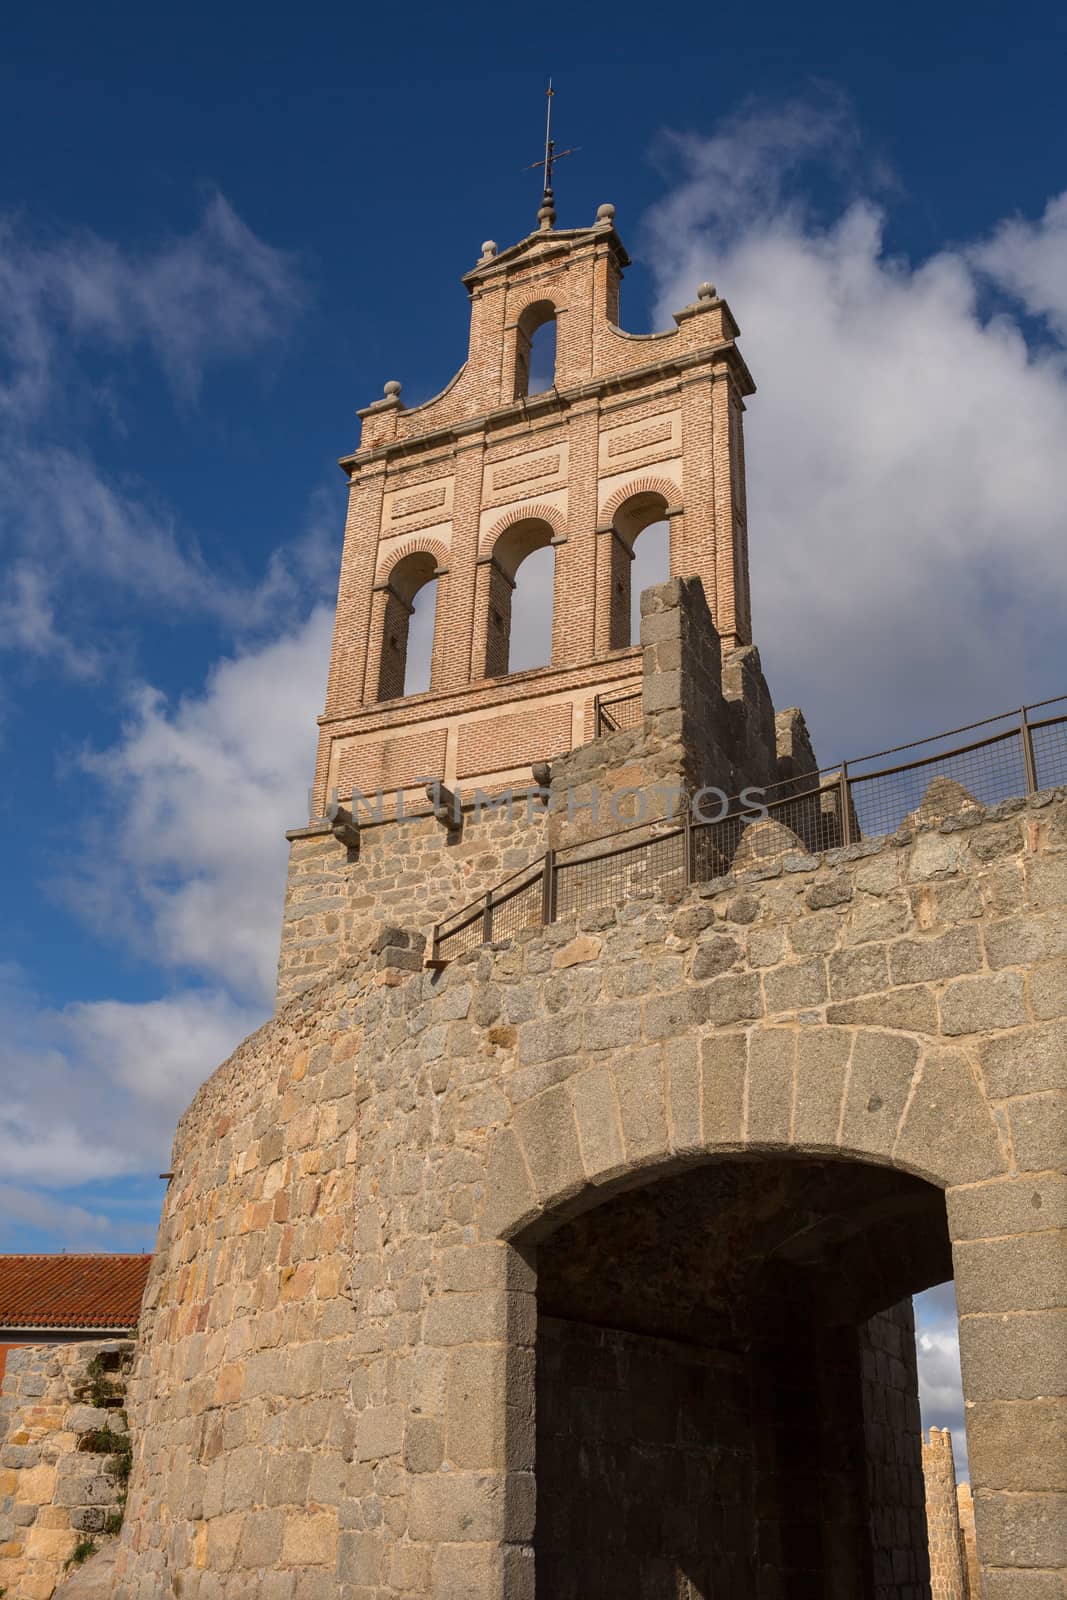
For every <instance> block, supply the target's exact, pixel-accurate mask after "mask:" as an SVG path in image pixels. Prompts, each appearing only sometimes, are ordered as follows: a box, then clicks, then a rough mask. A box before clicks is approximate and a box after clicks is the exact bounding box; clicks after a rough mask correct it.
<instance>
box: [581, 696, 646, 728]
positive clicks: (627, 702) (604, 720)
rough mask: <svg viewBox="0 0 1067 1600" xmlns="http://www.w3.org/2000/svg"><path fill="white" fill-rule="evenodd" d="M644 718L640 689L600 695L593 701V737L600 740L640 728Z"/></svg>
mask: <svg viewBox="0 0 1067 1600" xmlns="http://www.w3.org/2000/svg"><path fill="white" fill-rule="evenodd" d="M643 716H644V711H643V709H642V704H641V690H640V688H637V689H627V690H626V691H625V693H622V694H611V695H600V694H598V695H597V696H596V698H595V700H594V701H593V735H594V737H595V738H597V739H600V738H603V736H604V735H605V734H608V733H623V732H625V731H628V730H629V729H630V728H639V727H640V726H641V721H642V718H643Z"/></svg>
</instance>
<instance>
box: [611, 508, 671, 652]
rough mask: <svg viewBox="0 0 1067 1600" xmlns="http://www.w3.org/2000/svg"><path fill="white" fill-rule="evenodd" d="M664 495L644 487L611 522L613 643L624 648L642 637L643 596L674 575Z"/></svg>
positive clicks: (614, 645)
mask: <svg viewBox="0 0 1067 1600" xmlns="http://www.w3.org/2000/svg"><path fill="white" fill-rule="evenodd" d="M667 509H668V508H667V500H666V497H665V496H664V495H663V494H661V493H659V492H657V491H652V490H646V491H642V492H639V493H637V494H635V495H633V496H632V497H631V498H630V499H628V500H624V501H623V503H622V505H621V506H620V507H619V509H618V510H617V511H616V513H615V515H614V517H613V518H612V524H611V533H612V538H611V561H610V582H611V606H610V618H611V622H610V628H609V643H610V648H611V649H612V650H625V649H626V648H627V647H628V646H629V645H631V644H633V643H634V642H635V640H636V639H638V638H639V637H640V632H641V594H642V591H643V590H645V589H649V588H651V587H652V586H653V584H657V583H666V581H667V579H668V578H669V577H670V575H671V544H670V539H671V535H670V523H669V522H668V521H667V520H666V512H667Z"/></svg>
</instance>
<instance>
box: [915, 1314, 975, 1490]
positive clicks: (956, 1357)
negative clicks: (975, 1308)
mask: <svg viewBox="0 0 1067 1600" xmlns="http://www.w3.org/2000/svg"><path fill="white" fill-rule="evenodd" d="M915 1354H916V1358H917V1361H918V1367H919V1410H920V1413H921V1414H922V1425H923V1428H924V1429H926V1430H929V1429H930V1428H948V1429H949V1431H950V1432H951V1434H952V1450H953V1454H954V1456H955V1458H956V1475H957V1477H959V1478H965V1477H966V1476H967V1472H968V1468H967V1432H966V1428H965V1424H964V1411H963V1380H962V1378H961V1376H960V1336H959V1326H958V1323H957V1319H956V1293H955V1290H954V1288H953V1286H952V1284H951V1283H942V1284H938V1286H937V1288H936V1289H928V1290H927V1291H926V1292H925V1294H919V1295H916V1296H915Z"/></svg>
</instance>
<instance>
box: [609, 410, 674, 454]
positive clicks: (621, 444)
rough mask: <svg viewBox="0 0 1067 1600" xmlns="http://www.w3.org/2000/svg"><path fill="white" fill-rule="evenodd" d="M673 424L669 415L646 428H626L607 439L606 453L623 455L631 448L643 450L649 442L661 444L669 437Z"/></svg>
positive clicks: (631, 449)
mask: <svg viewBox="0 0 1067 1600" xmlns="http://www.w3.org/2000/svg"><path fill="white" fill-rule="evenodd" d="M673 428H674V425H673V423H672V421H671V418H670V417H667V418H665V419H664V421H662V422H653V423H650V424H649V425H648V427H646V428H633V429H629V428H627V429H626V430H625V431H623V430H620V432H619V433H618V434H617V435H615V436H614V437H612V438H609V439H608V455H609V456H624V455H628V454H629V453H630V452H631V451H633V450H643V449H645V448H646V447H647V446H648V445H651V444H662V443H663V441H664V440H665V439H669V438H670V436H671V433H672V432H673Z"/></svg>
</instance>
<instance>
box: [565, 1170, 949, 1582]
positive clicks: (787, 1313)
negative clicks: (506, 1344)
mask: <svg viewBox="0 0 1067 1600" xmlns="http://www.w3.org/2000/svg"><path fill="white" fill-rule="evenodd" d="M951 1270H952V1268H951V1251H950V1246H949V1238H948V1229H947V1223H946V1217H945V1205H944V1198H943V1196H942V1194H941V1192H940V1190H938V1189H936V1188H934V1187H933V1186H931V1185H930V1184H927V1183H925V1182H923V1181H922V1180H921V1179H918V1178H915V1177H911V1176H909V1175H908V1174H904V1173H900V1172H895V1171H893V1170H891V1169H888V1168H883V1167H876V1166H873V1165H864V1164H860V1163H849V1162H843V1161H829V1160H826V1161H823V1160H807V1159H799V1158H798V1159H777V1158H771V1157H766V1158H759V1159H730V1160H722V1161H717V1162H714V1163H709V1164H707V1165H705V1166H701V1167H698V1168H694V1169H692V1170H691V1171H688V1172H685V1173H682V1174H679V1175H675V1176H671V1177H667V1178H663V1179H660V1180H659V1181H657V1182H654V1183H650V1184H648V1185H647V1186H645V1187H643V1188H640V1189H631V1190H629V1191H627V1192H626V1193H624V1194H621V1195H618V1196H616V1197H615V1198H613V1199H611V1200H608V1201H606V1202H605V1203H603V1204H601V1205H600V1206H598V1207H596V1208H595V1209H593V1210H591V1211H587V1212H585V1213H584V1214H582V1215H581V1216H579V1217H577V1218H576V1219H574V1220H572V1221H570V1222H568V1223H565V1224H564V1225H562V1226H561V1227H560V1228H559V1229H558V1230H557V1231H556V1232H555V1233H554V1234H553V1235H552V1236H551V1238H550V1239H548V1240H547V1241H546V1242H544V1243H542V1244H541V1245H540V1246H539V1249H538V1342H537V1524H536V1534H535V1549H536V1558H537V1594H538V1596H539V1597H540V1600H549V1597H551V1600H772V1597H773V1600H816V1597H817V1600H867V1597H870V1600H884V1597H889V1596H893V1597H898V1596H899V1597H900V1600H905V1597H906V1600H914V1597H917V1596H924V1595H928V1594H929V1589H928V1582H929V1573H928V1564H927V1551H926V1522H925V1514H924V1509H923V1480H922V1459H921V1432H920V1422H919V1410H918V1385H917V1377H916V1367H915V1345H914V1326H913V1321H912V1312H911V1295H912V1294H914V1293H917V1292H918V1291H920V1290H922V1289H925V1288H928V1287H929V1286H930V1285H931V1284H934V1283H940V1282H942V1281H944V1279H945V1278H946V1277H948V1276H950V1275H951Z"/></svg>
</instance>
